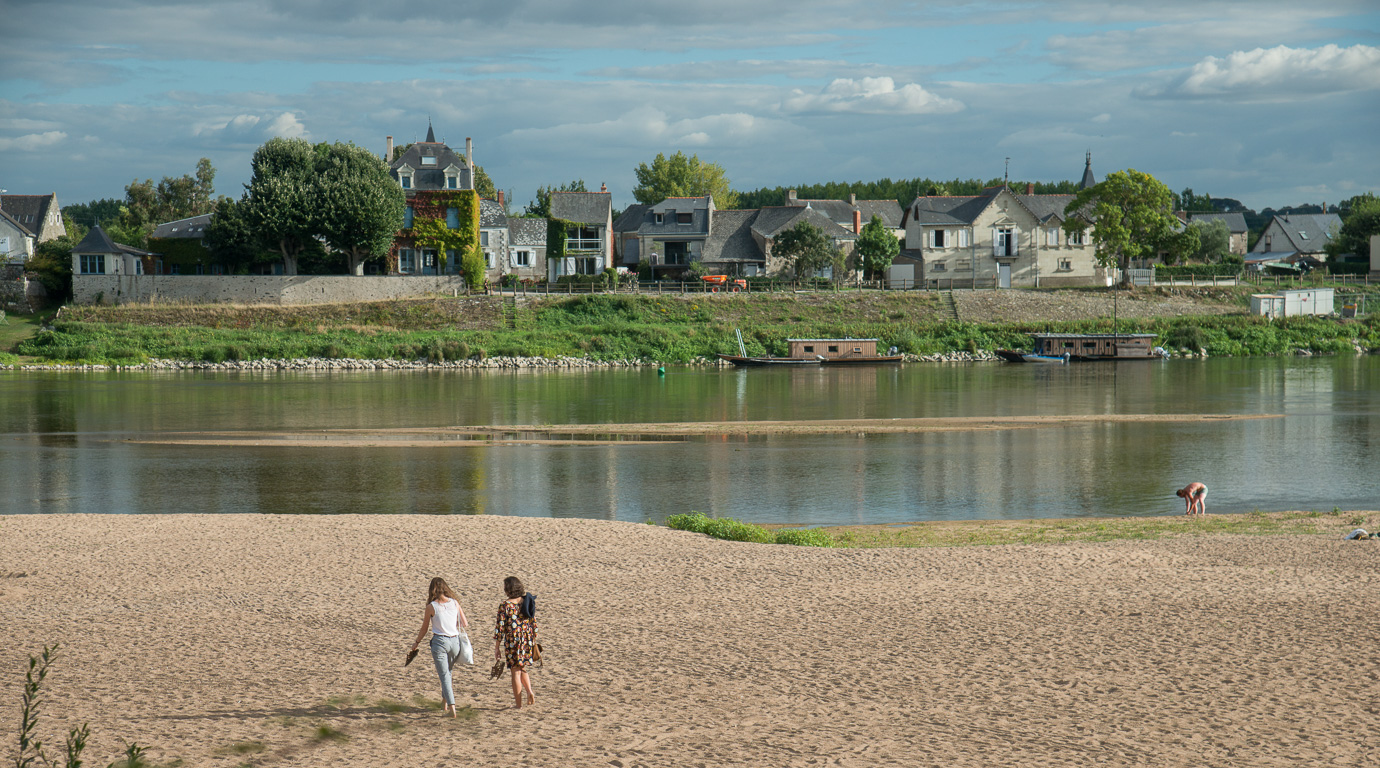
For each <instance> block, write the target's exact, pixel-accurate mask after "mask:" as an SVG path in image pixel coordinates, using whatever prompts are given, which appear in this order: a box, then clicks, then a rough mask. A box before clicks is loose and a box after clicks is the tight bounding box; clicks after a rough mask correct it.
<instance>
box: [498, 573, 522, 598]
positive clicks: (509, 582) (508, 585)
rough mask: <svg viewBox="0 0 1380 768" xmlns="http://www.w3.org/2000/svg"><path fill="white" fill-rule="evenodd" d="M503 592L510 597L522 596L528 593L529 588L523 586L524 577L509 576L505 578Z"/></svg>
mask: <svg viewBox="0 0 1380 768" xmlns="http://www.w3.org/2000/svg"><path fill="white" fill-rule="evenodd" d="M503 593H504V594H506V595H507V596H508V597H522V596H523V595H525V594H527V588H526V587H524V586H522V579H519V578H518V577H516V576H509V577H508V578H506V579H504V580H503Z"/></svg>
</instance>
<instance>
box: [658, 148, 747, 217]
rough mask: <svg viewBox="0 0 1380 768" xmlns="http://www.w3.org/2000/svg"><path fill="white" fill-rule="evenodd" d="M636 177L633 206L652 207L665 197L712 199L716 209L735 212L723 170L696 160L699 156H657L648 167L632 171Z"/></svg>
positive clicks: (734, 197) (735, 201) (735, 195)
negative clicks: (637, 203) (638, 204)
mask: <svg viewBox="0 0 1380 768" xmlns="http://www.w3.org/2000/svg"><path fill="white" fill-rule="evenodd" d="M633 172H634V173H635V174H637V186H636V187H635V188H634V189H633V197H634V198H636V199H637V202H639V203H643V204H646V205H652V204H655V203H659V202H661V201H662V200H665V199H666V198H668V197H702V196H704V195H710V196H712V197H713V198H714V206H715V207H716V208H735V207H737V205H738V193H737V192H734V191H733V190H732V189H731V188H730V187H729V184H728V177H727V176H725V175H724V169H723V166H721V165H719V164H717V163H710V162H706V161H704V160H701V159H700V158H699V155H691V156H689V157H686V156H685V153H684V152H676V153H675V154H674V155H671V156H670V157H667V156H666V155H664V154H661V153H657V156H656V157H655V158H654V159H653V160H652V164H651V165H647V164H646V163H641V164H639V165H638V166H637V168H636V169H634V171H633Z"/></svg>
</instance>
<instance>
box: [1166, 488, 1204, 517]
mask: <svg viewBox="0 0 1380 768" xmlns="http://www.w3.org/2000/svg"><path fill="white" fill-rule="evenodd" d="M1174 495H1175V496H1178V497H1179V498H1181V499H1183V500H1184V505H1185V506H1186V507H1187V509H1185V510H1184V514H1185V515H1189V516H1190V517H1191V516H1192V515H1193V510H1194V509H1197V510H1198V514H1200V515H1206V514H1207V486H1206V485H1203V484H1202V483H1189V484H1188V485H1186V486H1184V487H1183V488H1180V489H1179V490H1177V491H1175V492H1174Z"/></svg>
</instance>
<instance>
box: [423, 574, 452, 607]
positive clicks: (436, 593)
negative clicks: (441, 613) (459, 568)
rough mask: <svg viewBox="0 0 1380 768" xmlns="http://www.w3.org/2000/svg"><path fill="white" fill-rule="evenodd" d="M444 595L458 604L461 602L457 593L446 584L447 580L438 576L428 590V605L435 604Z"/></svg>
mask: <svg viewBox="0 0 1380 768" xmlns="http://www.w3.org/2000/svg"><path fill="white" fill-rule="evenodd" d="M442 595H445V596H446V597H448V598H450V599H451V600H454V601H456V602H457V603H458V602H460V598H458V597H456V596H455V593H454V592H452V591H451V589H450V585H449V584H447V583H446V580H445V579H443V578H441V577H440V576H437V577H436V578H434V579H432V580H431V585H430V586H428V587H427V588H426V601H427V602H428V603H434V602H436V601H437V600H439V599H441V596H442Z"/></svg>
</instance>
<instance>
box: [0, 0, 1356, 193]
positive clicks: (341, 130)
mask: <svg viewBox="0 0 1380 768" xmlns="http://www.w3.org/2000/svg"><path fill="white" fill-rule="evenodd" d="M0 24H2V25H3V28H4V30H5V38H6V44H5V45H4V46H3V47H0V188H4V189H7V190H8V191H9V193H10V194H46V193H49V192H56V193H57V195H58V200H59V202H60V203H62V204H63V205H66V204H70V203H77V202H86V201H89V200H92V199H98V198H106V197H115V198H120V197H123V195H124V187H125V185H126V184H128V183H130V182H131V181H133V180H136V179H145V178H152V179H153V180H155V181H157V180H158V179H160V178H162V177H163V176H180V175H182V174H184V173H192V172H193V171H194V170H195V167H196V162H197V160H198V158H201V157H208V158H210V159H211V161H212V162H213V163H214V165H215V167H216V169H217V171H218V175H217V177H216V191H217V192H218V193H220V194H228V195H232V196H236V197H238V196H239V194H240V193H241V192H242V189H243V186H242V185H243V184H244V183H245V182H246V181H247V180H248V178H249V161H250V157H251V156H252V154H253V152H254V150H255V149H256V148H257V147H258V146H259V145H261V144H262V143H263V142H264V141H266V140H268V139H269V138H272V137H274V136H285V137H302V138H305V139H309V140H311V141H313V142H318V141H329V142H335V141H343V142H353V143H355V144H358V145H361V146H364V147H367V148H369V149H371V150H373V151H375V152H376V153H378V154H380V155H382V154H383V151H384V137H385V136H387V135H392V136H393V137H394V139H395V141H396V142H398V143H399V144H401V143H405V142H410V141H415V140H418V139H421V138H424V137H425V135H426V130H427V123H428V120H430V121H431V123H432V125H434V127H435V130H436V135H437V138H438V139H441V140H443V141H445V142H447V143H448V144H450V146H451V147H452V148H454V149H457V150H461V151H463V148H464V141H465V138H466V137H472V138H473V140H474V155H475V157H474V160H475V162H476V163H477V164H479V165H482V166H483V167H484V168H485V170H486V171H487V172H488V173H489V175H490V176H491V177H492V178H493V179H494V181H495V183H496V184H497V185H498V187H499V188H500V189H504V190H506V191H507V192H508V194H509V196H510V198H511V200H512V201H513V202H515V203H516V205H515V206H514V209H515V210H520V209H521V207H522V206H523V205H524V204H526V203H527V202H528V201H529V200H531V198H532V196H533V192H534V191H535V190H536V188H537V187H538V186H539V185H553V184H561V183H565V182H569V181H572V180H575V179H582V180H583V181H584V182H585V183H586V185H587V186H588V187H589V188H590V189H591V190H595V189H598V188H599V186H600V185H601V184H607V185H608V188H609V190H610V191H611V192H612V193H613V201H614V206H615V207H616V208H619V209H621V208H622V207H623V206H626V205H627V204H629V203H632V202H634V201H633V198H632V189H633V187H634V186H635V185H636V177H635V175H634V169H635V168H636V167H637V165H638V164H639V163H650V161H651V160H652V158H654V157H655V156H656V154H657V153H667V154H670V153H673V152H675V151H678V150H679V151H684V152H685V153H686V154H696V155H698V156H699V157H700V159H702V160H706V161H710V162H714V163H718V164H719V165H721V166H723V168H724V170H725V172H726V174H727V176H728V177H729V179H730V180H731V182H732V186H733V187H734V188H735V189H739V190H751V189H757V188H760V187H775V186H787V187H791V186H798V185H804V184H814V183H823V182H829V181H844V182H848V181H872V180H875V179H879V178H892V179H902V178H918V177H930V178H934V179H950V178H965V179H966V178H981V179H990V178H995V177H1000V176H1002V175H1003V173H1004V171H1005V170H1006V164H1007V162H1008V159H1009V163H1010V176H1011V178H1012V179H1018V180H1030V181H1037V180H1038V181H1057V180H1061V179H1074V180H1076V179H1078V178H1080V177H1081V175H1082V172H1083V162H1084V153H1085V152H1089V151H1090V152H1091V153H1092V161H1093V170H1094V172H1095V173H1096V174H1097V176H1098V178H1102V177H1103V176H1105V175H1106V174H1107V173H1109V172H1111V171H1115V170H1120V169H1124V168H1135V169H1137V170H1140V171H1144V172H1147V173H1150V174H1152V175H1154V176H1155V177H1157V178H1159V179H1160V180H1161V181H1163V182H1164V183H1165V184H1167V185H1168V186H1169V187H1170V188H1171V189H1173V190H1175V191H1179V190H1182V189H1184V188H1186V187H1187V188H1192V189H1193V190H1194V191H1195V192H1196V193H1198V194H1203V193H1209V194H1211V195H1213V196H1214V197H1231V198H1236V199H1238V200H1241V201H1242V202H1244V203H1245V204H1246V205H1247V206H1249V207H1252V208H1255V209H1257V210H1259V209H1262V208H1265V207H1279V206H1282V205H1297V204H1302V203H1328V204H1329V205H1331V204H1335V203H1336V202H1338V201H1339V200H1344V199H1346V198H1349V197H1351V196H1353V195H1356V194H1360V193H1362V192H1366V191H1376V192H1380V149H1377V136H1380V3H1377V2H1376V1H1375V0H1314V1H1313V2H1298V0H1290V1H1289V2H1274V1H1273V0H1254V1H1253V2H1217V1H1214V0H1193V1H1192V2H1186V1H1183V0H1160V1H1159V2H1156V3H1144V2H1136V3H1124V4H1123V3H1117V2H1106V1H1105V0H1103V1H1098V2H1084V1H1083V0H1058V1H1051V2H1042V1H1041V0H1026V1H1024V2H963V1H962V0H946V1H945V2H931V1H930V0H908V1H905V2H902V1H900V0H868V1H867V2H849V1H847V0H827V1H824V0H789V1H784V0H746V1H745V0H698V1H697V2H693V3H687V2H677V3H663V2H655V1H653V0H637V1H636V2H633V1H630V0H599V2H585V3H573V2H558V1H555V0H504V1H503V2H487V3H474V2H469V1H468V0H410V2H407V3H386V2H362V1H361V0H144V1H143V2H130V1H129V0H99V2H97V1H95V0H0ZM903 202H904V201H903Z"/></svg>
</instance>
